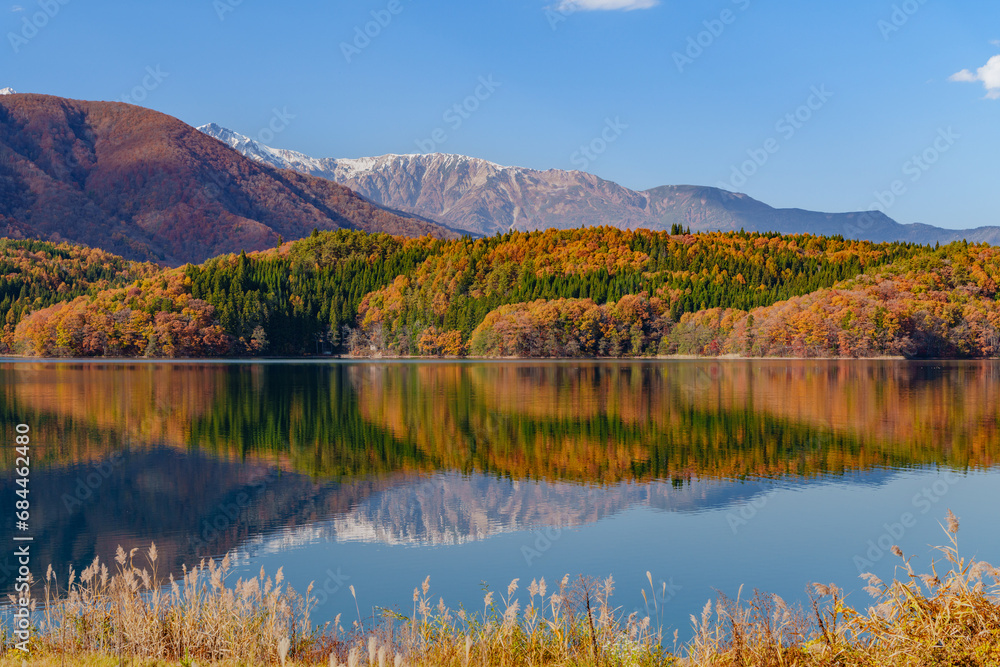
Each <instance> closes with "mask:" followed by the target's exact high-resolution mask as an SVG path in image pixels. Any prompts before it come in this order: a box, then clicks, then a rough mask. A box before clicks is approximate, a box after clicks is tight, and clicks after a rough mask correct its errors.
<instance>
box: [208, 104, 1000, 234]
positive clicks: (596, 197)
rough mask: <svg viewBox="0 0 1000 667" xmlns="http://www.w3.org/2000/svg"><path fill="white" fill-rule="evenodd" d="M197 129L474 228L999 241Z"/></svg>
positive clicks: (458, 158) (987, 230) (749, 201)
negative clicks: (279, 145) (318, 149)
mask: <svg viewBox="0 0 1000 667" xmlns="http://www.w3.org/2000/svg"><path fill="white" fill-rule="evenodd" d="M198 129H200V130H201V131H202V132H205V133H206V134H209V135H211V136H213V137H215V138H217V139H219V140H220V141H223V142H225V143H226V144H228V145H229V146H232V147H233V148H234V149H236V150H238V151H239V152H240V153H242V154H243V155H245V156H247V157H250V158H252V159H254V160H257V161H259V162H263V163H265V164H270V165H272V166H276V167H280V168H283V169H294V170H295V171H298V172H301V173H304V174H310V175H312V176H319V177H322V178H327V179H330V180H333V181H336V182H337V183H341V184H343V185H346V186H348V187H350V188H351V189H353V190H356V191H357V192H359V193H361V194H362V195H364V196H365V197H368V198H369V199H371V200H372V201H374V202H376V203H378V204H381V205H383V206H389V207H392V208H394V209H398V210H400V211H407V212H410V213H414V214H417V215H420V216H424V217H427V218H430V219H433V220H437V221H439V222H441V223H443V224H446V225H448V226H450V227H452V228H455V229H460V230H464V231H466V232H472V233H478V234H486V235H492V234H495V233H497V232H507V231H510V230H518V231H533V230H544V229H548V228H551V227H555V228H557V229H568V228H573V227H590V226H595V225H611V226H614V227H618V228H621V229H637V228H640V227H642V228H647V229H653V230H669V229H670V228H671V227H672V226H673V225H675V224H677V225H681V226H682V227H690V228H691V230H692V231H738V230H740V229H741V228H742V229H745V230H746V231H748V232H752V231H759V232H770V231H777V232H781V233H783V234H806V233H808V234H817V235H828V236H832V235H838V234H839V235H843V236H845V237H847V238H857V239H865V240H870V241H909V242H919V243H931V244H933V243H934V242H940V243H950V242H951V241H957V240H962V239H967V240H969V241H973V242H987V243H991V244H994V245H997V244H1000V227H980V228H977V229H968V230H953V229H943V228H940V227H932V226H930V225H923V224H910V225H903V224H899V223H898V222H896V221H894V220H892V219H891V218H889V217H888V216H886V215H884V214H882V213H879V212H875V211H871V212H853V213H817V212H814V211H805V210H802V209H776V208H772V207H771V206H768V205H767V204H764V203H762V202H760V201H757V200H755V199H753V198H751V197H749V196H747V195H745V194H739V193H732V192H728V191H726V190H720V189H718V188H712V187H704V186H696V185H665V186H661V187H657V188H652V189H650V190H645V191H642V192H639V191H635V190H630V189H628V188H625V187H623V186H621V185H618V184H617V183H613V182H611V181H606V180H604V179H602V178H598V177H597V176H594V175H593V174H588V173H585V172H581V171H563V170H559V169H549V170H546V171H538V170H535V169H526V168H523V167H502V166H500V165H497V164H494V163H492V162H488V161H486V160H481V159H478V158H472V157H466V156H464V155H446V154H442V153H431V154H426V155H382V156H379V157H365V158H357V159H334V158H314V157H310V156H308V155H305V154H303V153H298V152H296V151H289V150H283V149H276V148H271V147H269V146H265V145H263V144H261V143H260V142H257V141H254V140H253V139H251V138H249V137H246V136H244V135H242V134H239V133H237V132H233V131H232V130H228V129H226V128H224V127H220V126H219V125H216V124H215V123H211V124H208V125H203V126H202V127H200V128H198Z"/></svg>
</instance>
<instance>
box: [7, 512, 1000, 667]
mask: <svg viewBox="0 0 1000 667" xmlns="http://www.w3.org/2000/svg"><path fill="white" fill-rule="evenodd" d="M945 529H946V534H947V537H948V544H947V545H946V546H943V547H939V551H940V554H941V557H940V558H939V559H938V560H937V561H936V562H934V563H932V564H931V566H930V571H929V572H926V573H917V572H915V571H914V570H913V568H912V567H911V565H910V560H909V559H908V558H905V557H904V556H903V554H902V552H901V551H900V550H899V549H898V548H897V547H894V548H893V552H894V554H895V555H896V556H897V557H899V558H900V565H899V567H898V570H897V571H898V573H899V576H898V577H897V578H896V579H895V580H894V581H892V582H888V583H884V582H882V581H880V580H879V579H878V578H877V577H875V576H874V575H865V576H864V578H865V579H866V582H867V584H868V585H867V587H866V591H867V592H868V593H869V594H870V595H871V596H872V600H871V602H870V604H869V605H868V606H866V607H864V608H856V607H854V606H852V605H850V604H848V602H847V600H846V599H845V597H844V594H843V592H842V591H841V589H840V588H838V587H837V586H835V585H833V584H830V585H825V584H812V585H811V586H810V588H809V603H808V604H807V605H806V607H805V608H803V607H801V606H799V605H789V604H786V603H785V602H784V601H783V600H782V599H781V598H779V597H777V596H774V595H766V594H762V593H756V594H755V595H753V596H752V597H750V598H749V599H743V598H742V597H738V598H737V599H729V598H726V597H720V598H719V599H718V600H716V601H710V602H709V603H707V604H706V605H705V607H704V609H703V610H702V611H701V613H700V614H699V615H698V616H697V617H696V616H692V623H693V630H694V638H693V639H692V640H691V641H690V643H688V644H686V645H680V646H679V645H677V640H676V637H677V634H676V633H673V634H671V635H670V636H664V634H663V631H662V630H661V629H660V623H659V622H658V619H659V611H660V610H659V608H658V606H657V605H656V602H655V600H656V598H657V593H658V591H655V590H653V589H652V579H651V578H650V590H648V591H644V592H643V595H644V597H647V594H648V599H650V600H652V601H653V606H652V607H651V608H648V609H647V611H648V615H643V616H640V615H637V614H631V615H628V616H625V615H623V614H621V613H620V612H619V610H618V609H616V608H615V606H614V603H613V601H612V593H613V590H614V583H613V581H612V580H611V579H610V578H609V579H607V580H604V581H596V580H589V579H584V578H577V579H576V580H571V579H570V578H569V576H568V575H567V577H565V578H564V579H563V580H562V581H561V582H559V583H558V584H556V585H547V584H546V582H545V581H544V580H540V581H532V582H531V583H530V584H529V585H528V586H521V585H519V582H518V581H517V580H515V581H513V582H511V584H510V585H509V586H508V587H507V589H506V591H505V592H499V593H494V592H487V593H486V595H485V597H484V599H483V606H482V608H481V609H478V610H471V609H470V610H466V609H458V610H455V609H450V608H448V607H447V606H446V605H445V603H444V601H443V600H441V599H438V600H437V601H435V600H434V595H433V593H432V591H431V587H430V581H429V579H428V580H425V581H424V582H423V583H422V585H421V586H419V587H417V588H415V589H414V591H413V608H412V610H411V611H410V612H409V613H408V614H407V615H400V614H396V613H391V612H386V613H385V614H384V615H383V616H382V617H380V618H377V619H374V620H372V619H368V620H360V614H359V620H355V621H353V622H348V621H346V620H342V619H341V618H340V617H339V616H338V617H337V619H336V620H335V621H334V622H332V623H327V624H325V625H322V626H317V625H314V624H313V623H312V622H311V620H310V617H309V612H310V610H311V608H312V607H313V604H314V600H313V598H312V596H311V587H310V590H307V591H306V592H305V593H304V594H302V595H300V594H299V593H297V592H295V591H294V590H292V589H291V588H290V587H288V586H287V585H285V584H284V582H283V578H282V573H281V571H280V570H279V571H278V572H277V574H276V575H275V576H274V577H273V578H272V577H268V576H267V575H266V574H265V573H264V572H263V571H261V573H260V575H259V576H257V577H253V578H250V579H241V580H238V581H236V582H235V583H232V582H230V581H228V580H227V579H228V575H229V573H230V563H229V561H228V559H224V560H223V561H221V562H220V563H215V562H213V561H208V562H202V563H200V564H198V565H197V566H196V567H194V568H192V569H191V570H187V571H185V573H184V575H183V577H182V578H180V579H178V580H174V579H173V578H172V577H171V578H170V579H168V580H167V581H166V582H163V581H160V580H159V579H158V578H157V575H156V560H157V555H156V548H155V546H154V547H152V548H150V549H149V550H148V551H147V552H146V553H143V554H137V553H136V552H135V551H133V552H132V553H130V554H126V553H125V552H124V551H121V550H119V553H118V556H117V557H116V562H115V563H114V565H113V567H112V568H111V569H109V568H108V567H107V566H106V565H104V564H101V563H100V562H98V561H96V560H95V561H94V563H92V564H91V565H90V566H89V567H88V568H87V569H85V570H84V571H83V572H80V573H79V574H77V573H75V572H73V571H70V573H69V577H68V579H67V580H66V581H65V582H60V581H59V580H58V578H57V577H56V576H55V574H54V573H53V572H52V570H51V568H50V570H49V572H48V573H47V577H46V580H45V582H39V584H40V585H38V586H36V589H38V590H44V603H45V604H44V605H42V602H43V600H42V599H41V598H40V599H39V606H38V609H37V610H36V613H35V624H36V625H35V627H34V628H33V632H32V636H33V639H32V643H31V655H30V658H29V660H28V664H31V665H42V666H45V665H52V666H55V665H64V664H66V665H93V666H95V667H97V666H104V665H108V666H111V665H117V664H128V665H346V666H347V667H369V666H371V667H376V666H377V667H402V665H446V666H455V667H475V666H478V665H481V666H483V667H487V666H488V667H507V666H513V665H607V666H608V667H612V666H618V665H663V664H666V665H766V666H771V665H774V666H778V665H804V666H805V665H888V664H892V665H1000V604H998V596H1000V570H998V569H997V568H994V567H993V566H992V565H989V564H988V563H985V562H982V561H975V560H966V559H964V558H963V557H962V556H961V555H960V554H959V551H958V540H957V533H958V520H957V519H956V518H955V517H954V515H952V514H951V513H950V512H949V514H948V517H947V525H946V527H945ZM41 584H44V585H41ZM351 593H352V594H353V593H354V590H353V587H351ZM2 639H3V648H4V657H3V658H2V659H0V667H5V666H7V665H12V666H13V665H21V664H22V660H23V659H24V658H25V656H24V654H23V653H21V652H20V651H18V650H17V649H15V648H14V647H13V641H14V640H13V639H12V637H11V635H10V630H9V627H8V628H5V630H4V635H3V637H2Z"/></svg>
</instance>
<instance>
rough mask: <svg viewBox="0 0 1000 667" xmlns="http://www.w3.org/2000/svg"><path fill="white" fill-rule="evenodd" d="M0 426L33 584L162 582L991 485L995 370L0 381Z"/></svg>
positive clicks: (193, 375) (486, 372)
mask: <svg viewBox="0 0 1000 667" xmlns="http://www.w3.org/2000/svg"><path fill="white" fill-rule="evenodd" d="M0 413H2V415H0V416H2V419H3V421H5V422H6V423H8V424H14V423H19V422H24V423H29V424H31V425H32V443H33V445H32V447H33V448H32V494H33V496H32V497H33V505H32V509H33V512H32V525H33V529H34V530H35V531H36V545H37V550H36V553H35V556H36V558H35V559H34V562H35V563H38V564H39V565H40V567H44V566H45V565H47V564H48V562H53V563H56V564H63V565H64V564H66V563H74V564H75V565H77V567H78V568H79V567H80V566H83V565H86V563H87V562H88V561H90V560H91V559H92V558H93V557H94V555H95V554H101V555H102V557H107V556H109V555H110V554H111V553H113V551H114V548H115V547H116V546H117V545H118V544H119V543H121V544H122V545H123V546H127V547H132V546H137V547H146V546H148V545H149V543H150V542H152V541H153V540H155V541H156V542H157V545H158V547H159V552H160V554H161V561H160V567H161V573H164V574H165V573H166V571H167V570H171V571H176V569H177V568H178V567H179V565H180V563H182V562H191V560H192V559H194V558H197V557H201V556H206V555H216V554H221V553H225V552H228V551H231V550H233V549H236V548H239V547H241V546H245V545H254V544H256V545H257V546H258V547H260V548H266V547H267V545H268V544H270V545H272V546H274V547H277V546H280V544H286V545H290V544H292V543H294V542H295V541H296V540H297V541H305V542H309V541H316V540H324V539H339V540H364V541H376V542H380V543H385V544H455V543H460V542H463V541H469V540H475V539H481V538H484V537H487V536H489V535H494V534H498V533H501V532H505V531H515V530H522V529H530V528H532V527H535V526H552V527H570V526H576V525H583V524H586V523H588V522H593V521H598V520H600V519H602V518H603V517H607V516H611V515H613V514H615V513H617V512H622V511H624V510H625V509H627V508H630V507H637V506H644V507H650V508H657V509H662V510H667V511H698V510H705V509H712V508H720V507H727V506H731V505H733V504H739V503H741V502H745V501H746V500H748V499H750V498H752V497H754V495H755V494H760V493H764V492H766V491H767V490H768V489H770V488H773V485H774V484H776V483H784V484H791V485H802V484H812V483H815V481H816V480H821V479H823V478H824V476H827V475H834V476H837V479H838V480H840V482H839V483H859V482H860V483H873V482H875V483H877V482H878V481H879V480H880V479H881V478H883V477H884V476H886V475H889V474H891V472H887V471H891V470H894V469H897V468H905V467H922V466H927V465H943V466H949V467H952V468H957V469H964V468H967V467H989V466H992V465H993V464H994V462H995V461H996V460H997V453H998V451H1000V365H998V364H996V363H990V362H981V363H959V362H936V363H934V364H921V363H913V364H904V363H896V362H852V363H847V362H819V361H803V362H790V361H789V362H753V363H750V362H733V363H731V364H727V363H722V362H718V361H712V362H671V363H645V362H622V363H590V362H579V363H574V364H542V363H530V364H522V363H509V364H508V363H497V364H476V363H431V364H427V363H420V364H381V363H380V364H175V363H170V364H139V363H129V364H114V363H100V364H97V363H95V364H79V363H67V364H53V363H32V364H3V365H0ZM116 451H121V452H123V454H124V456H123V459H122V460H121V462H120V463H116V464H115V465H114V466H113V469H112V470H111V471H110V472H109V474H108V475H106V476H103V477H101V479H100V480H99V483H97V484H96V486H95V487H94V488H91V489H90V491H89V492H88V491H86V490H85V491H81V493H82V494H83V495H85V496H86V497H85V498H81V499H79V502H78V503H75V502H70V503H67V502H66V499H65V496H66V494H73V493H75V491H76V489H77V488H78V486H79V483H80V481H81V480H84V481H86V480H87V479H89V478H91V477H92V475H93V474H94V467H95V465H96V466H98V467H100V465H101V462H107V461H108V460H109V457H110V456H111V454H112V452H116ZM13 464H14V461H13V450H12V449H11V448H6V449H0V465H3V466H5V467H6V468H7V469H11V468H12V467H13ZM744 478H746V479H757V480H761V479H764V478H766V479H771V480H775V481H773V482H764V481H756V482H734V481H728V480H734V479H744ZM570 480H571V481H570ZM713 480H714V481H713ZM778 480H781V481H780V482H779V481H778ZM12 490H13V487H12V479H11V478H9V477H8V478H6V479H0V497H12V495H11V494H12ZM264 536H267V537H264ZM282 540H283V541H284V542H281V541H282ZM254 548H256V547H254ZM3 558H4V557H3V556H0V581H3V580H5V579H6V578H7V577H8V573H9V571H10V570H9V569H8V570H4V569H3V568H4V561H3Z"/></svg>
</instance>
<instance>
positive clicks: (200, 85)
mask: <svg viewBox="0 0 1000 667" xmlns="http://www.w3.org/2000/svg"><path fill="white" fill-rule="evenodd" d="M2 20H3V26H2V28H3V32H4V34H5V40H4V41H5V44H3V45H2V46H0V73H2V76H0V87H3V86H10V87H13V88H14V89H15V90H17V91H18V92H38V93H48V94H53V95H61V96H66V97H72V98H78V99H91V100H113V99H122V98H127V99H130V100H132V101H135V102H138V103H141V104H143V105H144V106H148V107H151V108H153V109H157V110H159V111H163V112H165V113H169V114H171V115H174V116H177V117H179V118H180V119H182V120H184V121H186V122H188V123H191V124H192V125H200V124H202V123H207V122H211V121H214V122H217V123H219V124H221V125H224V126H227V127H230V128H232V129H234V130H237V131H239V132H242V133H244V134H247V135H250V136H254V137H260V138H264V139H269V140H270V141H269V143H270V144H271V145H274V146H277V147H281V148H291V149H295V150H300V151H303V152H305V153H309V154H311V155H315V156H323V157H327V156H329V157H358V156H363V155H378V154H382V153H390V152H392V153H413V152H426V151H427V150H435V151H440V152H448V153H462V154H467V155H473V156H476V157H482V158H486V159H489V160H492V161H494V162H498V163H501V164H511V165H522V166H527V167H533V168H538V169H547V168H561V169H574V168H584V167H585V170H586V171H590V172H592V173H595V174H597V175H598V176H601V177H603V178H607V179H611V180H614V181H616V182H619V183H621V184H622V185H625V186H628V187H631V188H635V189H644V188H649V187H654V186H657V185H665V184H681V183H693V184H701V185H716V186H726V187H728V188H730V189H734V190H740V191H743V192H747V193H748V194H750V195H751V196H753V197H756V198H758V199H761V200H762V201H765V202H767V203H769V204H771V205H773V206H788V207H800V208H808V209H813V210H824V211H846V210H861V209H868V208H871V207H872V206H873V205H878V206H881V207H883V208H884V209H885V211H886V212H887V213H888V214H889V215H890V216H891V217H893V218H895V219H896V220H898V221H900V222H926V223H930V224H935V225H939V226H944V227H973V226H978V225H986V224H994V225H1000V205H998V203H997V197H996V188H997V181H998V175H1000V123H998V121H1000V99H997V97H1000V57H998V56H1000V3H997V2H996V0H977V1H973V0H954V1H950V2H944V0H923V1H921V0H885V1H881V0H863V1H862V0H842V1H841V2H828V3H804V2H801V0H798V1H797V2H793V1H792V0H711V1H709V2H681V1H680V0H673V1H671V0H660V1H657V0H576V1H575V2H574V1H573V0H473V1H472V2H467V3H457V2H449V3H446V2H439V1H435V0H364V1H360V2H310V1H305V2H299V3H288V4H279V3H275V2H271V3H268V2H263V1H261V0H198V1H197V2H194V1H190V0H172V1H171V2H166V1H164V0H153V1H148V2H147V1H144V2H137V3H112V2H106V1H103V0H89V1H87V2H84V0H41V1H40V2H39V1H38V0H19V2H17V3H16V4H10V5H7V6H6V9H5V10H4V11H3V13H2ZM366 32H367V34H366ZM456 105H457V107H456ZM274 130H277V131H276V132H274ZM893 189H895V193H893V192H892V191H893ZM880 202H881V203H880Z"/></svg>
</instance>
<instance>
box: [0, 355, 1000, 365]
mask: <svg viewBox="0 0 1000 667" xmlns="http://www.w3.org/2000/svg"><path fill="white" fill-rule="evenodd" d="M383 361H407V362H426V363H441V362H486V363H489V362H504V361H508V362H509V361H521V362H526V363H566V362H586V363H593V362H631V363H636V362H655V361H714V362H722V361H905V362H942V361H950V362H951V361H955V362H979V361H1000V357H968V358H965V357H913V358H911V357H904V356H893V355H884V356H875V357H844V356H839V357H834V356H817V357H793V356H782V357H750V356H745V355H737V354H726V355H720V356H699V355H693V354H670V355H656V356H651V357H521V356H506V357H476V356H462V357H458V356H447V357H430V356H418V355H385V356H377V357H376V356H370V357H369V356H366V357H354V356H347V355H324V356H312V355H309V356H300V357H26V356H22V355H15V354H0V363H78V364H83V363H86V364H95V363H96V364H100V363H114V364H122V363H133V364H157V363H161V364H162V363H171V364H172V363H226V364H230V363H243V364H255V363H321V362H337V363H350V362H354V363H363V362H368V363H376V362H383Z"/></svg>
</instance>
